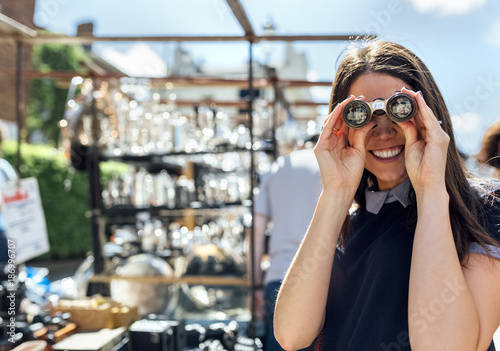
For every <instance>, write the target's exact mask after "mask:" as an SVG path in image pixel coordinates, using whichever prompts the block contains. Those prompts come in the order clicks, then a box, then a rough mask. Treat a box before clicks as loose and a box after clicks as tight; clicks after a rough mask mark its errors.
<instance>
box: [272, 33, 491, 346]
mask: <svg viewBox="0 0 500 351" xmlns="http://www.w3.org/2000/svg"><path fill="white" fill-rule="evenodd" d="M395 91H401V92H402V93H405V94H408V95H410V96H411V97H413V98H414V100H415V103H416V105H417V106H416V107H415V108H416V109H417V111H416V115H415V116H414V117H413V118H412V119H411V120H409V121H407V122H397V123H396V122H393V121H392V120H390V119H389V118H388V117H387V115H386V114H383V112H380V111H377V113H374V114H373V115H372V116H371V120H370V122H369V123H368V124H366V125H365V126H363V127H361V128H357V129H353V128H349V127H348V126H347V125H346V123H345V122H344V120H343V118H342V112H343V109H344V107H345V106H346V105H347V104H348V103H349V102H351V101H353V100H355V99H356V98H358V99H361V100H363V101H366V102H372V101H374V100H376V99H380V98H381V99H389V98H390V97H391V96H393V95H394V94H395ZM330 106H331V107H333V106H335V108H334V109H333V111H331V113H330V115H329V116H328V118H327V119H326V120H325V124H324V127H323V131H322V133H321V136H320V138H319V141H318V143H317V145H316V148H315V155H316V158H317V160H318V163H319V166H320V169H321V176H322V179H323V192H322V194H321V196H320V199H319V201H318V204H317V207H316V211H315V213H314V216H313V219H312V221H311V224H310V226H309V229H308V231H307V233H306V235H305V237H304V240H303V241H302V243H301V246H300V248H299V250H298V252H297V254H296V256H295V258H294V261H293V263H292V265H291V266H290V268H289V270H288V272H287V275H286V277H285V280H284V282H283V285H282V287H281V290H280V292H279V295H278V301H277V305H276V310H275V318H274V321H275V335H276V338H277V340H278V341H279V342H280V344H281V345H282V346H283V348H284V349H286V350H297V349H300V348H303V347H307V346H309V345H311V343H312V342H313V341H314V340H315V339H316V338H317V336H318V335H320V337H319V338H318V339H319V341H320V343H321V345H320V346H319V348H320V349H322V350H341V351H348V350H410V349H411V350H454V351H457V350H486V349H488V347H491V348H490V349H489V350H494V346H493V345H491V346H490V344H491V343H492V336H493V333H494V331H495V330H496V328H497V327H498V325H499V324H500V296H499V295H498V292H499V291H500V251H499V250H498V245H497V241H496V240H498V239H499V238H500V235H499V234H498V226H499V225H500V220H499V218H498V214H499V213H500V211H498V210H497V207H498V206H497V205H496V200H495V198H494V197H493V196H492V195H488V196H486V195H485V193H486V192H487V191H489V190H488V189H484V188H485V186H482V187H480V186H477V187H476V186H474V187H472V185H471V184H473V182H472V181H471V180H469V179H468V178H467V173H466V170H465V167H464V164H463V161H462V159H461V158H460V155H459V152H458V150H457V147H456V145H455V141H454V138H453V131H452V125H451V120H450V116H449V113H448V110H447V108H446V105H445V103H444V100H443V97H442V95H441V93H440V92H439V89H438V87H437V86H436V83H435V82H434V79H433V77H432V75H431V74H430V72H429V70H428V69H427V67H426V66H425V65H424V63H423V62H422V61H421V60H420V59H419V58H418V57H416V56H415V55H414V54H413V53H412V52H410V51H409V50H408V49H406V48H404V47H402V46H400V45H398V44H395V43H390V42H380V41H376V42H370V43H367V44H365V45H364V46H363V47H360V48H353V49H351V50H350V51H348V53H347V54H346V56H345V58H344V59H343V61H342V63H341V64H340V67H339V69H338V71H337V75H336V77H335V81H334V82H333V89H332V98H331V101H330ZM353 200H355V202H356V204H357V205H358V207H359V208H358V209H357V210H356V211H355V212H353V213H352V214H351V215H349V210H350V207H351V204H352V201H353ZM328 282H330V283H328ZM320 333H321V334H320Z"/></svg>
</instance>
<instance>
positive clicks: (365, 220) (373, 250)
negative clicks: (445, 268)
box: [321, 201, 499, 351]
mask: <svg viewBox="0 0 500 351" xmlns="http://www.w3.org/2000/svg"><path fill="white" fill-rule="evenodd" d="M410 208H411V206H407V207H406V208H405V207H404V206H403V205H402V204H401V202H400V201H395V202H390V203H387V202H386V203H385V204H384V205H383V206H382V207H381V208H380V210H379V211H378V214H374V213H370V212H368V211H367V210H366V209H364V208H359V209H358V210H357V211H356V212H354V213H353V214H352V216H351V230H350V234H349V235H348V236H347V239H346V243H345V245H344V246H343V247H342V248H337V251H336V254H335V258H334V262H333V267H332V275H331V280H330V290H329V293H328V300H327V305H326V318H325V324H324V328H323V336H322V341H321V349H322V350H324V351H332V350H338V351H363V350H381V351H385V350H390V351H407V350H411V347H410V342H409V337H408V289H409V280H410V265H411V255H412V246H413V238H414V233H415V226H416V223H415V220H412V219H411V218H410V211H411V210H410ZM490 218H491V217H490ZM489 222H490V221H489ZM493 222H495V223H498V221H497V220H495V221H491V222H490V223H488V229H490V230H489V232H490V234H492V235H493V236H494V237H497V239H498V230H499V228H498V226H497V225H496V224H494V223H493ZM492 232H495V233H496V235H495V234H493V233H492ZM448 289H449V291H448V292H447V296H448V297H449V298H453V296H454V295H453V294H456V293H459V287H457V286H455V285H454V282H452V281H450V282H449V283H448ZM442 303H443V304H444V303H445V302H442ZM440 308H442V306H440V304H439V303H436V304H433V305H432V306H429V309H428V310H427V311H422V313H421V314H419V315H415V316H412V318H411V321H412V323H415V325H416V326H417V327H419V328H425V327H427V326H428V322H427V321H428V320H430V319H431V318H433V317H432V316H433V314H434V315H436V314H438V313H440V312H439V311H440ZM494 350H495V347H494V345H493V342H492V344H491V346H490V347H489V348H488V351H494Z"/></svg>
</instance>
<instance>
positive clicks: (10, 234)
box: [0, 178, 50, 264]
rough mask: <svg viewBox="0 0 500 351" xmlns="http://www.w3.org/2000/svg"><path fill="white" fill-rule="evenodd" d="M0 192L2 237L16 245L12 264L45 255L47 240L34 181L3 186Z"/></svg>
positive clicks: (45, 227) (29, 180)
mask: <svg viewBox="0 0 500 351" xmlns="http://www.w3.org/2000/svg"><path fill="white" fill-rule="evenodd" d="M0 192H1V196H0V198H1V204H2V214H3V217H4V219H5V227H6V235H7V238H9V239H11V240H14V241H15V243H16V245H15V246H16V264H20V263H23V262H26V261H27V260H30V259H32V258H34V257H37V256H40V255H42V254H44V253H46V252H48V251H49V249H50V246H49V238H48V235H47V225H46V223H45V215H44V213H43V207H42V201H41V199H40V190H39V188H38V181H37V179H36V178H25V179H21V180H20V181H19V183H17V184H6V185H4V186H3V187H2V189H1V190H0Z"/></svg>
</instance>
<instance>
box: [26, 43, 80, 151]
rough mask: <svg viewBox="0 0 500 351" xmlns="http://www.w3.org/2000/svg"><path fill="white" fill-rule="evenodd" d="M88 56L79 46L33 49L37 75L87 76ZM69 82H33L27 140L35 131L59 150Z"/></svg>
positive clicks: (35, 80) (44, 46)
mask: <svg viewBox="0 0 500 351" xmlns="http://www.w3.org/2000/svg"><path fill="white" fill-rule="evenodd" d="M86 59H87V56H86V54H85V52H84V50H83V48H82V47H81V46H79V45H65V44H43V45H34V46H33V56H32V66H33V69H34V70H35V71H40V72H44V73H48V72H53V71H57V72H78V73H82V74H84V73H85V70H84V69H83V68H82V66H81V65H80V62H82V61H83V60H86ZM68 87H69V82H64V81H61V80H56V79H53V78H42V79H33V80H32V81H31V89H30V98H29V101H28V104H27V118H26V125H27V140H31V137H32V135H33V132H34V131H40V132H42V133H43V135H44V137H45V139H46V141H47V142H48V144H50V145H52V146H57V145H58V143H59V138H60V129H59V126H58V123H59V121H60V120H61V119H62V117H63V115H64V110H65V104H66V99H67V96H68Z"/></svg>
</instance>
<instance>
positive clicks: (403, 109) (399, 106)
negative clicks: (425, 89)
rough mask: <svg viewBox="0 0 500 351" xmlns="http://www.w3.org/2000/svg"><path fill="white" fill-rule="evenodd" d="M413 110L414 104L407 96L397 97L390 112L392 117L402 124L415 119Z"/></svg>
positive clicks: (391, 105)
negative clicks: (412, 118)
mask: <svg viewBox="0 0 500 351" xmlns="http://www.w3.org/2000/svg"><path fill="white" fill-rule="evenodd" d="M413 109H414V104H413V102H412V101H411V100H410V99H409V98H407V97H405V96H398V97H396V98H395V99H394V100H393V101H391V103H390V105H389V111H390V113H391V115H392V117H393V118H396V119H397V120H399V121H401V122H403V121H405V120H409V119H410V118H411V117H413V114H414V113H413Z"/></svg>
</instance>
